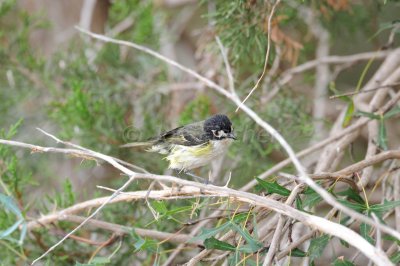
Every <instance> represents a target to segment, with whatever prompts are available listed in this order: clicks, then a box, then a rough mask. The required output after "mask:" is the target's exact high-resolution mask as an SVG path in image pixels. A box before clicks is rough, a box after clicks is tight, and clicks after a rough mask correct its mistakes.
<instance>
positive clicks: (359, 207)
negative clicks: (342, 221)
mask: <svg viewBox="0 0 400 266" xmlns="http://www.w3.org/2000/svg"><path fill="white" fill-rule="evenodd" d="M337 201H339V202H340V203H342V204H343V205H344V206H346V207H349V208H350V209H353V210H355V211H358V212H363V211H365V210H367V206H366V205H365V204H360V203H353V202H350V201H348V200H343V199H338V200H337Z"/></svg>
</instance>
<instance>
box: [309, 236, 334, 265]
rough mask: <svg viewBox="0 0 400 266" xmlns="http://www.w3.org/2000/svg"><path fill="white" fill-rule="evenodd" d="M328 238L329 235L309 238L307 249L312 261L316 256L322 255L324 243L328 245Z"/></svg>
mask: <svg viewBox="0 0 400 266" xmlns="http://www.w3.org/2000/svg"><path fill="white" fill-rule="evenodd" d="M329 240H330V236H329V235H322V236H320V237H316V238H313V239H312V240H311V243H310V246H309V248H308V251H307V253H308V255H309V256H310V260H311V261H314V260H315V259H316V258H319V257H320V256H321V255H322V253H323V252H324V249H325V247H326V245H328V242H329Z"/></svg>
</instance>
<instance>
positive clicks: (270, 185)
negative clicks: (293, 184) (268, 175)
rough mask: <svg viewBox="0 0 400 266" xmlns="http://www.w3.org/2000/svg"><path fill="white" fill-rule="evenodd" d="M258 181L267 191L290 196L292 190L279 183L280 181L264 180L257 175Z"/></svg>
mask: <svg viewBox="0 0 400 266" xmlns="http://www.w3.org/2000/svg"><path fill="white" fill-rule="evenodd" d="M256 180H257V182H258V183H259V184H260V185H261V187H263V188H264V189H265V190H266V191H267V193H271V194H272V193H276V194H279V195H282V196H289V195H290V190H289V189H287V188H285V187H283V186H281V185H279V184H278V182H276V181H275V182H267V181H265V180H262V179H260V178H258V177H256Z"/></svg>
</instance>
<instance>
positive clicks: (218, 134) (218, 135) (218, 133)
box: [211, 129, 220, 138]
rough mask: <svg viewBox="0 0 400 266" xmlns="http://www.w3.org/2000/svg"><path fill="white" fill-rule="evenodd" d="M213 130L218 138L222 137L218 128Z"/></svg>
mask: <svg viewBox="0 0 400 266" xmlns="http://www.w3.org/2000/svg"><path fill="white" fill-rule="evenodd" d="M211 132H212V133H213V135H214V136H215V137H217V138H219V137H220V131H217V130H214V129H213V130H211Z"/></svg>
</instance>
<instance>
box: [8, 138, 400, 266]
mask: <svg viewBox="0 0 400 266" xmlns="http://www.w3.org/2000/svg"><path fill="white" fill-rule="evenodd" d="M46 134H47V135H49V136H52V135H51V134H48V133H46ZM52 137H53V138H54V139H56V140H58V138H56V137H54V136H52ZM59 141H60V140H59ZM60 142H61V141H60ZM0 143H1V144H6V145H11V146H19V147H24V148H29V149H35V150H41V151H45V150H47V151H50V150H51V151H53V152H54V151H55V150H54V149H51V148H50V147H41V146H36V145H30V144H26V143H22V142H16V141H8V140H1V139H0ZM74 146H77V145H74ZM77 147H79V146H77ZM58 149H59V148H58ZM61 150H62V149H61ZM65 150H68V149H65ZM63 153H68V152H63ZM81 153H83V154H84V155H87V156H89V157H94V158H96V159H101V160H104V161H106V162H108V163H110V164H111V165H113V166H114V167H115V168H117V169H119V170H120V171H122V172H123V173H124V174H127V175H129V176H130V180H133V179H134V178H136V179H152V180H160V181H165V182H170V183H175V184H180V185H182V186H184V187H194V188H196V189H197V191H198V193H206V194H213V195H218V196H220V197H229V198H230V199H231V200H234V201H241V202H245V203H249V204H252V205H256V206H259V207H264V208H268V209H272V210H274V211H276V212H277V213H280V214H283V215H285V216H288V217H290V218H293V219H296V220H298V221H300V222H302V223H303V224H305V225H308V226H310V227H312V228H316V229H318V230H320V231H322V232H325V233H327V234H330V235H333V236H336V237H339V238H340V239H343V240H345V241H347V242H348V243H349V244H350V245H352V246H354V247H356V248H357V249H359V250H360V251H361V252H363V253H364V254H365V256H367V257H368V258H370V259H371V260H372V261H374V262H375V263H376V264H378V265H392V264H391V262H390V260H389V259H388V258H387V256H386V255H385V254H384V253H382V252H381V251H380V250H378V249H376V248H375V247H374V246H372V245H371V244H370V243H369V242H368V241H366V240H365V239H364V238H362V237H361V236H360V235H358V234H356V233H355V232H354V231H352V230H350V229H349V228H347V227H345V226H343V225H340V224H337V223H334V222H332V221H329V220H326V219H324V218H321V217H318V216H314V215H310V214H308V213H305V212H301V211H299V210H297V209H295V208H292V207H290V206H288V205H286V204H284V203H281V202H278V201H275V200H271V199H268V198H265V197H262V196H258V195H255V194H251V193H248V192H243V191H237V190H234V189H230V188H227V187H218V186H214V185H205V184H200V183H197V182H193V181H188V180H183V179H180V178H176V177H173V176H163V175H154V174H140V173H135V172H133V171H131V170H129V169H128V168H126V167H124V166H122V165H120V164H119V163H117V162H116V161H115V160H114V159H113V158H112V157H109V156H107V155H104V154H101V153H98V152H95V151H92V150H89V149H86V148H82V151H81ZM126 184H127V183H125V184H124V186H122V187H121V188H120V189H119V190H122V189H123V188H124V187H125V186H126ZM119 192H121V191H119ZM113 195H115V197H114V198H116V197H117V196H120V195H119V194H118V193H114V194H113ZM114 198H112V197H109V198H108V199H107V200H105V201H104V202H103V203H102V204H101V205H100V207H99V208H98V209H97V210H96V211H95V212H94V213H93V214H92V215H90V216H89V217H87V218H86V219H85V220H84V221H83V222H82V223H81V224H80V225H79V226H78V227H76V228H75V229H74V230H73V231H71V232H70V233H69V234H68V235H71V234H72V233H73V232H75V231H76V230H78V229H79V228H81V227H82V226H83V225H84V224H85V223H87V222H88V221H89V220H90V219H91V218H92V217H93V216H94V214H95V213H97V212H98V211H99V210H101V208H102V207H103V206H104V205H105V204H107V203H109V202H111V201H112V200H113V199H114ZM376 226H377V227H379V228H380V229H381V230H382V231H384V232H387V233H389V232H390V233H391V231H390V230H392V231H393V229H390V228H389V229H390V230H388V227H386V226H383V225H382V224H379V225H376ZM397 234H398V233H397ZM68 235H67V236H68ZM394 236H396V234H394ZM396 237H397V236H396ZM64 239H65V237H64V238H63V239H62V240H61V241H59V242H58V243H57V244H56V245H54V246H53V247H51V248H50V249H49V250H48V251H47V252H46V253H44V254H43V255H42V256H40V257H39V258H38V259H36V260H35V261H34V262H37V261H38V260H39V259H40V258H42V257H43V256H45V255H46V254H48V253H49V252H51V250H53V249H54V248H55V247H56V246H57V245H59V244H60V243H62V241H63V240H64Z"/></svg>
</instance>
